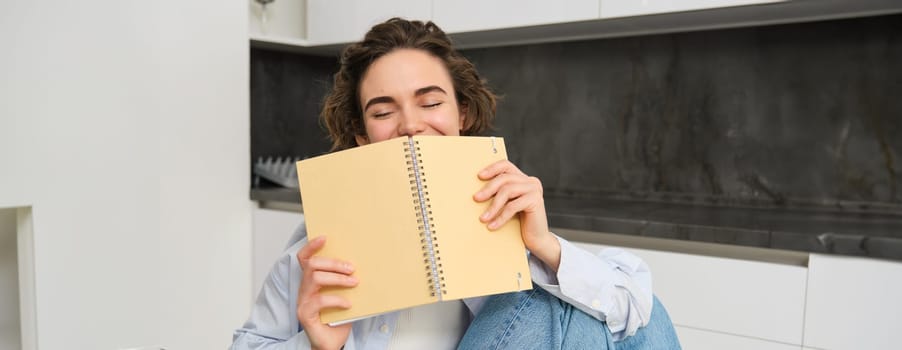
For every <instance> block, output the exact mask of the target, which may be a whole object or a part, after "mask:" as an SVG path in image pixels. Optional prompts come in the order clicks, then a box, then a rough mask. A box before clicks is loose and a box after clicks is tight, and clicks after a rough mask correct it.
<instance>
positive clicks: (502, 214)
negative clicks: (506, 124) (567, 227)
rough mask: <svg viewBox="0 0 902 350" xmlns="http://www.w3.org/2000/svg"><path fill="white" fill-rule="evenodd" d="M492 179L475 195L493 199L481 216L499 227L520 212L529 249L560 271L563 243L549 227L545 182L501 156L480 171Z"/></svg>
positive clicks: (493, 226) (482, 198)
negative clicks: (543, 186) (544, 193)
mask: <svg viewBox="0 0 902 350" xmlns="http://www.w3.org/2000/svg"><path fill="white" fill-rule="evenodd" d="M479 178H480V179H482V180H488V183H486V185H485V186H484V187H483V188H482V189H481V190H479V192H476V194H475V195H473V199H475V200H476V201H477V202H484V201H487V200H489V199H492V203H491V204H490V205H489V208H488V209H487V210H486V211H485V213H484V214H482V216H480V217H479V220H480V221H482V222H485V223H487V225H488V227H489V229H490V230H495V229H497V228H499V227H501V226H502V225H504V224H505V223H507V222H508V221H510V219H511V218H513V217H514V215H520V235H521V236H522V237H523V243H524V244H525V245H526V249H529V251H530V252H532V254H533V255H535V256H536V257H538V258H539V260H542V262H544V263H545V265H548V266H549V267H551V268H552V269H553V270H554V271H557V269H558V266H560V263H561V245H560V243H559V242H558V241H557V238H555V237H554V235H552V234H551V231H549V230H548V217H547V216H546V214H545V200H544V199H543V198H542V182H541V181H539V179H538V178H536V177H532V176H527V175H526V174H524V173H523V172H522V171H520V169H519V168H517V166H516V165H514V164H513V163H511V162H510V161H507V160H500V161H497V162H495V163H494V164H492V165H489V166H488V167H486V168H485V169H483V170H482V171H480V172H479Z"/></svg>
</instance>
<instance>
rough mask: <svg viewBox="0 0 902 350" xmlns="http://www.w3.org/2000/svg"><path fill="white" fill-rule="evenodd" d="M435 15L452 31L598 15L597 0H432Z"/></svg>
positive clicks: (570, 20) (448, 30) (534, 23)
mask: <svg viewBox="0 0 902 350" xmlns="http://www.w3.org/2000/svg"><path fill="white" fill-rule="evenodd" d="M433 6H434V7H433V11H432V14H433V16H432V18H433V21H435V23H436V24H438V26H439V27H441V28H442V29H443V30H445V31H446V32H449V33H460V32H471V31H477V30H490V29H500V28H511V27H524V26H533V25H541V24H551V23H561V22H575V21H585V20H592V19H597V18H598V0H561V1H550V0H491V1H485V0H433Z"/></svg>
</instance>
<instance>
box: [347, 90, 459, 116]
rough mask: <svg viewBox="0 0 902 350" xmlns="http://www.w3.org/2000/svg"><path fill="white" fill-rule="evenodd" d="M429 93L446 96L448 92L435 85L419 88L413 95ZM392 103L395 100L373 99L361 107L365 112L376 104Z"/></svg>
mask: <svg viewBox="0 0 902 350" xmlns="http://www.w3.org/2000/svg"><path fill="white" fill-rule="evenodd" d="M430 92H441V93H443V94H445V95H447V94H448V92H447V91H445V89H442V88H440V87H438V86H436V85H429V86H427V87H421V88H419V89H417V91H414V93H413V95H414V96H418V97H419V96H422V95H425V94H428V93H430ZM394 102H395V99H394V98H391V97H390V96H379V97H373V98H371V99H370V100H369V101H366V105H365V106H364V107H363V110H364V111H366V110H367V109H368V108H370V106H372V105H374V104H377V103H394Z"/></svg>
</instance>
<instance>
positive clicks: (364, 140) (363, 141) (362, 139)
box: [354, 135, 370, 146]
mask: <svg viewBox="0 0 902 350" xmlns="http://www.w3.org/2000/svg"><path fill="white" fill-rule="evenodd" d="M354 139H356V140H357V146H364V145H367V144H369V143H370V139H369V138H368V137H366V135H354Z"/></svg>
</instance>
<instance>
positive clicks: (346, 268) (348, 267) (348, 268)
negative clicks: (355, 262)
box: [345, 264, 354, 272]
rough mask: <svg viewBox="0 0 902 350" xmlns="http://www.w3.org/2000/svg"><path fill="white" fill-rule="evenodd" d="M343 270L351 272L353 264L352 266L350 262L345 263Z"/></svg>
mask: <svg viewBox="0 0 902 350" xmlns="http://www.w3.org/2000/svg"><path fill="white" fill-rule="evenodd" d="M345 270H346V271H348V272H352V271H354V266H352V265H351V264H345Z"/></svg>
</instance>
